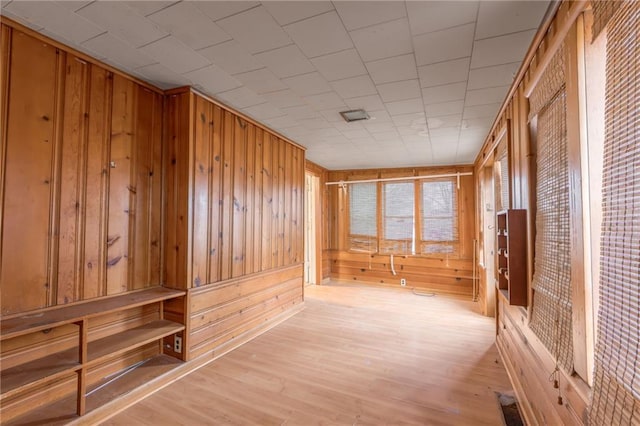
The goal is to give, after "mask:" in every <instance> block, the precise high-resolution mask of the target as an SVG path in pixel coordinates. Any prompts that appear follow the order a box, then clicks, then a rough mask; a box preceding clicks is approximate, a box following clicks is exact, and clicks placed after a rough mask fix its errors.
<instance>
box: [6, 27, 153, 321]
mask: <svg viewBox="0 0 640 426" xmlns="http://www.w3.org/2000/svg"><path fill="white" fill-rule="evenodd" d="M3 33H5V34H9V35H10V37H7V38H4V39H3V46H4V48H3V54H4V55H6V56H7V58H8V61H7V62H8V64H7V65H8V68H7V69H6V71H5V72H6V73H7V74H6V81H7V83H5V84H7V90H5V91H3V92H2V93H3V94H4V95H6V97H5V98H4V99H2V103H3V104H6V105H7V111H6V115H5V116H3V117H4V118H3V119H4V120H6V133H3V139H2V152H3V161H4V163H3V167H2V171H3V178H2V191H3V192H4V194H5V196H4V199H3V200H4V201H3V203H4V204H3V206H2V230H3V231H2V247H3V251H2V253H3V256H2V276H1V277H0V289H1V290H2V300H3V305H2V314H9V313H19V312H24V311H28V310H32V309H36V308H41V307H45V306H50V305H56V304H65V303H69V302H73V301H78V300H84V299H89V298H93V297H98V296H104V295H107V294H114V293H120V292H123V291H129V290H133V289H137V288H143V287H148V286H151V285H159V284H160V283H161V277H160V264H161V258H162V256H161V249H162V248H161V245H160V234H161V226H162V219H161V218H162V207H161V205H162V200H161V196H162V195H161V194H162V186H161V183H162V173H161V166H162V158H161V155H162V154H161V151H160V148H161V127H160V126H161V113H162V98H161V96H160V95H159V94H158V93H156V92H152V91H150V90H149V89H147V88H143V87H141V86H140V85H138V84H136V83H134V82H133V81H132V80H130V79H127V78H125V77H123V76H121V75H117V76H116V77H115V78H114V77H113V74H112V73H111V72H109V71H107V70H105V69H104V68H101V67H99V66H97V65H96V64H93V63H90V62H87V61H85V60H83V59H80V58H78V57H77V56H75V55H73V54H71V53H68V52H66V51H63V50H61V49H56V48H54V47H52V46H51V45H50V44H48V43H47V42H46V41H44V40H43V39H40V38H38V37H34V36H31V35H27V34H26V33H23V32H21V31H19V30H17V29H13V28H10V27H8V26H5V25H4V24H3ZM3 76H4V74H3ZM3 78H4V77H3ZM9 81H10V82H11V84H10V85H8V82H9ZM156 171H157V173H155V172H156ZM8 247H10V248H11V250H9V251H7V248H8Z"/></svg>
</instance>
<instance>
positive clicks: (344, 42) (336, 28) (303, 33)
mask: <svg viewBox="0 0 640 426" xmlns="http://www.w3.org/2000/svg"><path fill="white" fill-rule="evenodd" d="M284 29H285V30H286V31H287V33H289V36H291V38H292V39H293V41H295V43H296V44H297V45H298V46H299V47H300V49H302V51H303V52H304V53H305V55H307V57H309V58H314V57H316V56H321V55H326V54H327V53H333V52H338V51H340V50H345V49H349V48H351V47H353V44H352V43H351V39H350V38H349V35H348V34H347V32H346V30H345V29H344V26H343V25H342V22H341V21H340V18H339V17H338V14H337V13H336V12H335V11H332V12H328V13H324V14H322V15H318V16H314V17H313V18H309V19H305V20H303V21H299V22H296V23H294V24H290V25H287V26H286V27H284Z"/></svg>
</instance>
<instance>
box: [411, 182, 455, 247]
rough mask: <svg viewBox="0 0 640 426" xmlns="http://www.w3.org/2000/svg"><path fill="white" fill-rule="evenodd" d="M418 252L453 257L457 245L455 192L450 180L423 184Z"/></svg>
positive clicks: (453, 184)
mask: <svg viewBox="0 0 640 426" xmlns="http://www.w3.org/2000/svg"><path fill="white" fill-rule="evenodd" d="M421 201H422V204H421V214H420V217H421V220H422V235H421V237H422V244H421V252H422V253H425V254H431V253H453V252H454V246H453V243H455V242H457V241H458V206H457V204H458V203H457V191H456V186H455V183H454V182H453V181H452V180H445V181H423V182H422V200H421Z"/></svg>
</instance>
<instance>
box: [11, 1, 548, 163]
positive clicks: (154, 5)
mask: <svg viewBox="0 0 640 426" xmlns="http://www.w3.org/2000/svg"><path fill="white" fill-rule="evenodd" d="M548 3H549V2H548V1H540V0H537V1H523V0H516V1H505V0H503V1H406V2H405V1H370V2H369V1H334V2H329V1H264V2H249V1H104V0H98V1H22V0H14V1H5V0H3V1H2V14H4V15H6V16H7V17H9V18H12V19H14V20H16V21H18V22H20V23H22V24H24V25H26V26H28V27H30V28H32V29H35V30H37V31H39V32H41V33H43V34H45V35H47V36H49V37H51V38H53V39H56V40H58V41H60V42H63V43H65V44H67V45H69V46H71V47H74V48H76V49H78V50H80V51H83V52H85V53H87V54H89V55H91V56H93V57H96V58H98V59H100V60H102V61H104V62H106V63H108V64H110V65H113V66H115V67H117V68H119V69H122V70H124V71H126V72H128V73H130V74H132V75H135V76H137V77H139V78H141V79H143V80H146V81H148V82H150V83H152V84H154V85H156V86H158V87H161V88H165V89H166V88H172V87H177V86H183V85H187V84H188V85H193V86H194V87H196V88H197V89H199V90H200V91H202V92H204V93H206V94H208V95H210V96H211V97H213V98H216V99H219V100H220V101H221V102H224V103H225V104H227V105H230V106H232V107H234V108H236V109H238V110H240V111H242V112H244V113H245V114H247V115H249V116H251V117H253V118H254V119H256V120H258V121H260V122H262V123H264V124H266V125H267V126H269V127H271V128H273V129H274V130H276V131H278V132H280V133H282V134H283V135H285V136H287V137H289V138H290V139H292V140H294V141H295V142H297V143H299V144H300V145H303V146H305V147H306V148H307V149H308V150H307V158H308V159H310V160H311V161H314V162H316V163H318V164H320V165H322V166H324V167H326V168H329V169H332V170H335V169H348V168H378V167H410V166H428V165H453V164H469V163H472V162H473V160H474V159H475V157H476V155H477V153H478V151H479V149H480V147H481V145H482V143H483V141H484V139H485V137H486V135H487V132H488V131H489V127H490V126H491V124H492V122H493V119H494V118H495V116H496V114H497V112H498V109H499V107H500V105H501V103H502V101H503V100H504V98H505V96H506V93H507V90H508V89H509V86H510V84H511V82H512V81H513V78H514V76H515V73H516V71H517V70H518V67H519V65H520V62H521V61H522V59H523V58H524V55H525V53H526V51H527V49H528V47H529V44H530V43H531V40H532V39H533V36H534V34H535V32H536V29H537V28H538V26H539V25H540V23H541V21H542V18H543V16H544V13H545V11H546V9H547V7H548ZM356 108H364V109H365V110H366V111H367V112H368V113H369V115H370V116H371V119H370V120H368V121H359V122H353V123H346V122H344V120H343V119H342V117H341V116H340V114H339V112H340V111H343V110H346V109H356Z"/></svg>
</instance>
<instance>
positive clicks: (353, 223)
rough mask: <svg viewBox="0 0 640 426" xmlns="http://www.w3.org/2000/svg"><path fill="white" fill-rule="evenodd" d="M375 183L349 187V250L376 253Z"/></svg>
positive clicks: (376, 199)
mask: <svg viewBox="0 0 640 426" xmlns="http://www.w3.org/2000/svg"><path fill="white" fill-rule="evenodd" d="M377 191H378V187H377V184H376V183H354V184H351V185H349V249H350V250H356V251H367V252H376V251H377V248H376V247H377V238H378V224H377V215H376V210H377V204H378V196H377Z"/></svg>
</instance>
